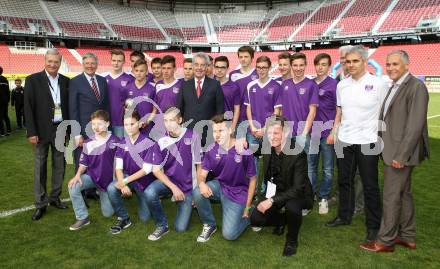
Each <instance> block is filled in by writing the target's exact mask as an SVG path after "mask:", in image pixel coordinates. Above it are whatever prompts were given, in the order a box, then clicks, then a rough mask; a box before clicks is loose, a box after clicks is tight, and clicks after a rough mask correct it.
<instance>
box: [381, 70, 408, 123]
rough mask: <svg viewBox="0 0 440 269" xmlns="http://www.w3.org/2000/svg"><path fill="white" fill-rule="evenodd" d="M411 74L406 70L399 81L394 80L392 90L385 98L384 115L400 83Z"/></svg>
mask: <svg viewBox="0 0 440 269" xmlns="http://www.w3.org/2000/svg"><path fill="white" fill-rule="evenodd" d="M408 75H409V72H406V73H405V74H404V75H403V76H402V77H401V78H400V79H399V80H398V81H397V82H393V87H392V88H391V92H390V94H389V95H388V97H387V99H386V100H385V104H384V110H383V116H384V117H385V115H386V114H387V111H388V108H389V106H390V103H391V100H393V97H394V95H396V93H397V91H398V90H399V88H400V85H402V83H403V82H404V81H405V79H406V77H407V76H408Z"/></svg>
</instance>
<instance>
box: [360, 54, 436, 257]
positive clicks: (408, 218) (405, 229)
mask: <svg viewBox="0 0 440 269" xmlns="http://www.w3.org/2000/svg"><path fill="white" fill-rule="evenodd" d="M386 69H387V73H388V76H389V77H390V78H391V79H392V80H393V86H392V88H391V89H390V90H389V92H388V95H387V96H386V98H385V100H384V102H383V105H382V109H381V112H380V120H382V121H383V123H384V124H385V125H384V126H383V127H384V128H382V131H381V132H379V135H380V136H381V137H382V140H383V145H384V148H383V151H382V159H383V162H384V187H383V216H382V221H381V224H380V229H379V233H378V237H377V240H376V241H374V242H371V243H367V244H362V245H361V248H363V249H366V250H369V251H373V252H392V251H394V245H396V244H397V245H401V246H403V247H406V248H408V249H415V248H416V241H415V239H416V224H415V215H414V204H413V197H412V192H411V174H412V171H413V170H414V167H415V166H416V165H418V164H420V163H421V162H422V161H423V160H424V159H426V158H428V157H429V144H428V127H427V119H426V116H427V110H428V101H429V95H428V90H427V89H426V86H425V84H423V82H421V81H420V80H418V79H417V78H415V77H414V76H413V75H411V74H410V73H409V57H408V54H407V53H406V52H405V51H402V50H398V51H392V52H390V53H389V54H388V57H387V62H386Z"/></svg>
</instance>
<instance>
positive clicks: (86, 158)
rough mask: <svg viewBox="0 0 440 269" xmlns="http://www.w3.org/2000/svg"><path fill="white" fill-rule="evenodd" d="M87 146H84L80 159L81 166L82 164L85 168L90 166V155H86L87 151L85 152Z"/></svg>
mask: <svg viewBox="0 0 440 269" xmlns="http://www.w3.org/2000/svg"><path fill="white" fill-rule="evenodd" d="M85 146H86V145H84V146H83V150H82V152H81V156H80V157H79V164H82V165H84V166H89V155H87V154H86V153H85V150H84V149H85Z"/></svg>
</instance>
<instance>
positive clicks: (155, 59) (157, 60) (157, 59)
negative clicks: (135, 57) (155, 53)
mask: <svg viewBox="0 0 440 269" xmlns="http://www.w3.org/2000/svg"><path fill="white" fill-rule="evenodd" d="M150 64H151V67H153V64H162V59H161V58H159V57H154V58H153V59H152V60H151V63H150Z"/></svg>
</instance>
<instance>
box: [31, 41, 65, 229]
mask: <svg viewBox="0 0 440 269" xmlns="http://www.w3.org/2000/svg"><path fill="white" fill-rule="evenodd" d="M44 60H45V68H44V69H45V70H43V71H41V72H38V73H35V74H32V75H30V76H28V77H27V78H26V83H25V85H26V89H25V90H24V113H25V117H26V129H27V137H28V140H29V143H31V144H32V145H34V149H35V150H34V154H35V157H34V158H35V162H34V169H35V170H34V194H35V207H36V210H35V212H34V214H33V215H32V220H39V219H40V218H41V217H42V216H43V215H44V213H45V212H46V207H47V204H48V203H50V205H51V206H54V207H56V208H59V209H66V208H67V206H66V205H65V204H64V203H63V202H61V200H60V195H61V189H62V184H63V179H64V172H65V167H66V163H65V160H64V154H63V152H61V151H59V150H58V149H57V148H56V147H55V135H56V131H57V127H58V125H59V124H60V123H61V122H62V121H63V120H69V109H68V105H69V102H68V98H69V93H68V91H69V90H68V89H69V79H68V78H67V77H65V76H63V75H61V74H59V73H58V70H59V69H60V66H61V60H62V56H61V54H60V53H59V52H58V50H56V49H49V50H47V52H46V56H45V57H44ZM49 148H50V151H51V153H52V191H51V193H50V195H49V197H48V195H47V192H46V181H47V157H48V154H49Z"/></svg>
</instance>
